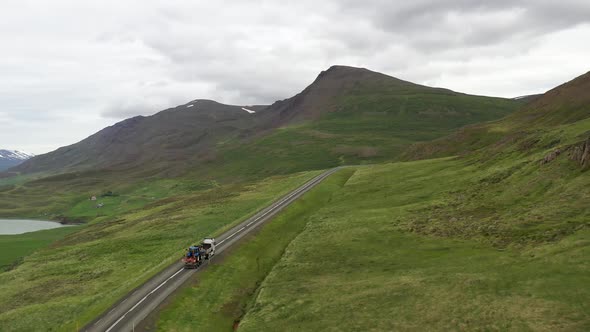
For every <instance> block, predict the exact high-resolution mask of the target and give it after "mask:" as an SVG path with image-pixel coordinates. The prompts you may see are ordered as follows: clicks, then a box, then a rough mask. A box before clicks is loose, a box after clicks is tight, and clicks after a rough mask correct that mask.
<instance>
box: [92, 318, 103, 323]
mask: <svg viewBox="0 0 590 332" xmlns="http://www.w3.org/2000/svg"><path fill="white" fill-rule="evenodd" d="M103 318H104V317H103ZM101 320H102V318H101V319H99V320H97V321H96V323H94V325H96V324H98V323H100V321H101Z"/></svg>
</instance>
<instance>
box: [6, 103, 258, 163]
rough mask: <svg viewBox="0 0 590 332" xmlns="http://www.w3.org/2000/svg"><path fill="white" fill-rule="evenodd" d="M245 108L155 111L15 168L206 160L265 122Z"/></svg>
mask: <svg viewBox="0 0 590 332" xmlns="http://www.w3.org/2000/svg"><path fill="white" fill-rule="evenodd" d="M262 119H264V117H263V116H256V114H250V113H248V112H247V111H245V110H243V109H242V107H240V106H229V105H223V104H219V103H217V102H214V101H209V100H195V101H193V102H190V103H188V104H185V105H181V106H178V107H175V108H171V109H167V110H164V111H162V112H159V113H157V114H155V115H152V116H148V117H143V116H138V117H134V118H130V119H127V120H124V121H121V122H119V123H117V124H115V125H113V126H110V127H107V128H105V129H103V130H101V131H99V132H98V133H96V134H94V135H92V136H90V137H88V138H86V139H85V140H83V141H81V142H79V143H76V144H73V145H70V146H66V147H62V148H59V149H57V150H56V151H53V152H50V153H47V154H44V155H40V156H38V157H35V158H34V159H32V160H30V161H28V162H25V163H23V164H22V165H20V166H19V167H17V168H15V169H14V171H19V172H24V173H32V172H41V171H53V172H60V173H61V172H64V171H70V170H84V169H93V168H98V169H115V170H116V169H126V168H133V167H136V166H142V167H146V168H150V167H152V166H157V164H158V163H160V162H162V163H168V162H174V161H188V160H191V159H195V158H206V157H207V155H208V154H210V153H214V151H213V147H214V144H215V142H216V141H217V140H219V139H221V138H224V139H230V138H236V139H240V138H242V137H247V136H248V135H250V134H251V133H253V132H255V131H256V130H257V128H258V127H260V126H261V123H262V121H261V120H262Z"/></svg>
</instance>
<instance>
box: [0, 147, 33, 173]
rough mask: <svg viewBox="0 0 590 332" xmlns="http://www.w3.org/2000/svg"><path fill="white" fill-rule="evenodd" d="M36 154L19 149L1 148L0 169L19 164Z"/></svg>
mask: <svg viewBox="0 0 590 332" xmlns="http://www.w3.org/2000/svg"><path fill="white" fill-rule="evenodd" d="M34 156H35V155H34V154H32V153H26V152H22V151H18V150H8V149H0V171H3V170H5V169H9V168H11V167H14V166H17V165H19V164H21V163H22V162H24V161H26V160H28V159H30V158H32V157H34Z"/></svg>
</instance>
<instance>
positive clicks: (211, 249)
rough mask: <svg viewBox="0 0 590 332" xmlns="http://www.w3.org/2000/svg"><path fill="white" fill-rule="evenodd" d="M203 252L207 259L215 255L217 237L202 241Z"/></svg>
mask: <svg viewBox="0 0 590 332" xmlns="http://www.w3.org/2000/svg"><path fill="white" fill-rule="evenodd" d="M201 254H202V255H203V257H205V259H209V258H211V257H212V256H213V255H215V239H214V238H210V237H208V238H205V239H204V240H203V243H201Z"/></svg>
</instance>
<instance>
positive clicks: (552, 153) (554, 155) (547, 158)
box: [541, 149, 561, 165]
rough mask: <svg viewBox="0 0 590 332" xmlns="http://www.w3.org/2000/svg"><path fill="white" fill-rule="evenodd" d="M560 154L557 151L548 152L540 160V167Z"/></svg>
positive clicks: (558, 150) (559, 151)
mask: <svg viewBox="0 0 590 332" xmlns="http://www.w3.org/2000/svg"><path fill="white" fill-rule="evenodd" d="M560 154H561V150H560V149H557V150H555V151H551V152H549V153H548V154H547V155H546V156H545V157H544V158H543V159H542V160H541V165H545V164H547V163H550V162H552V161H553V160H555V158H557V157H558V156H559V155H560Z"/></svg>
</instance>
